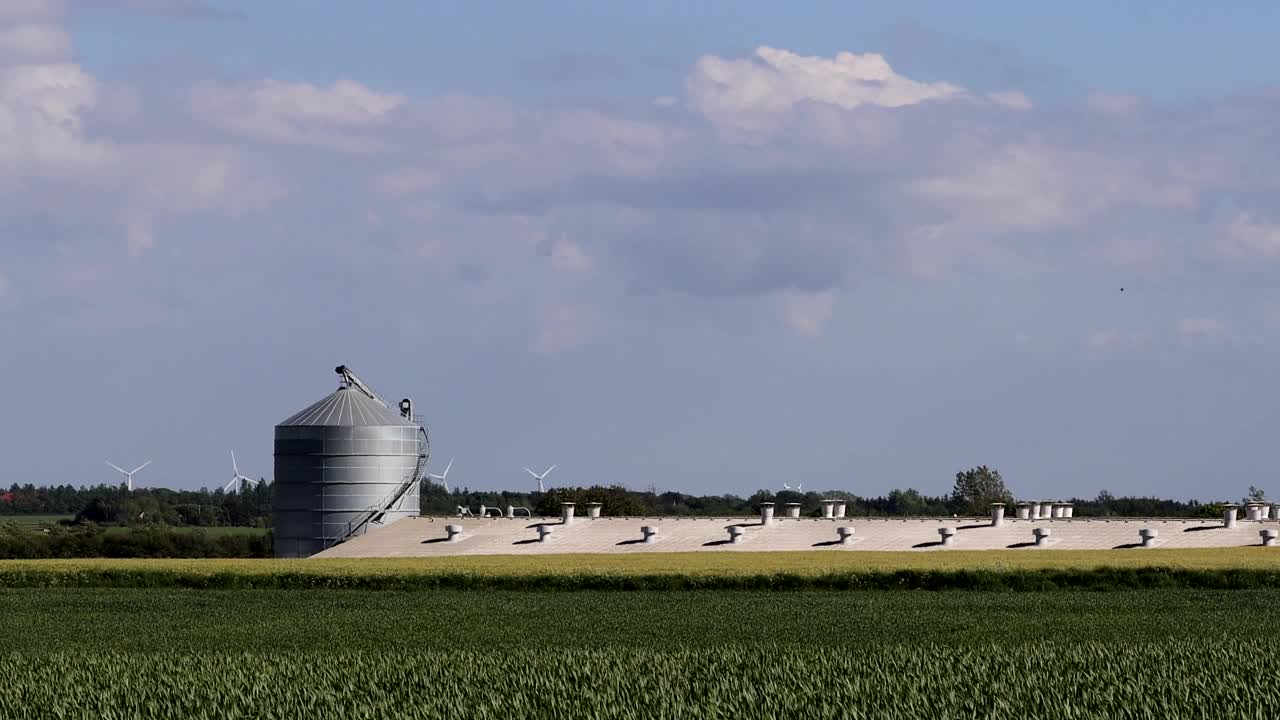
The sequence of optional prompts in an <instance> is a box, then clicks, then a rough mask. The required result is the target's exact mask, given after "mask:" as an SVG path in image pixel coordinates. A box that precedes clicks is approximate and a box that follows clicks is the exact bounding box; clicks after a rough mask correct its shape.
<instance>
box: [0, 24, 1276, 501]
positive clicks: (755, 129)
mask: <svg viewBox="0 0 1280 720" xmlns="http://www.w3.org/2000/svg"><path fill="white" fill-rule="evenodd" d="M7 7H8V8H9V9H5V10H0V337H2V338H3V342H4V348H5V352H4V353H3V357H4V361H3V365H2V366H0V368H2V369H4V370H5V374H6V376H7V377H8V378H9V379H10V384H11V386H10V388H9V391H8V393H7V402H6V406H5V411H4V412H3V413H0V436H3V437H5V438H6V442H5V444H4V449H5V451H6V457H7V460H8V462H7V465H6V469H7V473H8V474H9V475H10V476H11V478H0V483H3V484H7V483H8V482H9V481H19V482H26V481H31V482H38V483H53V482H57V483H62V482H70V483H97V482H102V481H111V480H113V479H114V478H113V477H112V475H111V471H110V470H109V469H108V468H106V466H105V465H104V464H103V460H105V459H110V460H112V461H113V462H115V463H117V464H121V465H131V466H132V465H136V464H140V463H141V462H142V461H144V460H146V459H154V460H155V462H154V463H153V465H152V466H151V467H149V468H148V469H147V470H146V471H144V472H143V473H141V474H139V476H138V480H139V482H142V483H144V484H145V483H150V484H164V485H169V486H179V487H200V486H214V485H217V484H221V483H222V482H224V481H225V480H226V479H227V478H229V477H230V467H229V463H228V461H227V460H226V459H224V458H227V454H228V451H229V450H231V449H235V450H236V452H237V454H238V455H239V457H240V458H241V465H242V468H243V469H244V470H245V471H246V473H247V474H250V475H253V476H255V477H256V476H268V477H269V476H270V474H271V428H272V426H273V424H274V423H275V422H277V421H279V420H281V419H283V418H284V417H287V416H288V415H290V414H291V413H292V412H294V411H295V410H297V409H300V408H301V407H303V406H305V405H306V404H308V403H309V402H311V401H314V400H316V399H318V398H320V397H321V396H323V395H324V394H326V393H327V392H329V391H330V390H331V389H332V388H333V387H334V386H335V382H336V376H335V375H334V374H333V372H332V368H333V367H334V366H335V365H338V364H340V363H345V364H348V365H351V366H352V367H354V368H355V369H356V370H357V371H358V372H360V373H361V374H362V375H363V376H365V377H366V379H368V380H369V381H370V382H371V383H372V384H374V386H375V387H376V388H378V389H380V390H381V391H382V392H384V393H385V394H386V395H390V396H395V397H398V396H400V395H404V394H408V395H412V396H413V397H415V398H416V400H417V402H418V405H419V408H420V411H421V412H423V413H424V414H425V415H426V416H427V418H428V420H429V423H430V426H431V431H432V435H433V438H434V441H435V452H436V459H437V460H438V461H439V462H440V464H441V465H443V463H444V462H447V460H448V458H449V457H452V456H456V457H457V462H456V463H455V466H454V470H453V472H452V473H451V475H450V479H451V481H454V482H455V483H456V484H460V485H469V486H471V487H476V488H500V487H524V486H527V485H528V480H527V476H525V475H524V473H523V471H522V470H520V468H521V466H523V465H530V466H535V465H542V466H545V465H550V464H552V463H558V464H559V468H558V469H557V472H556V474H555V475H553V480H555V481H558V482H562V483H572V484H590V483H596V482H603V483H611V482H621V483H624V484H627V485H630V486H632V487H637V488H640V487H647V486H649V485H650V484H652V485H654V486H656V487H658V488H659V489H677V490H682V491H687V492H716V493H720V492H736V493H740V494H747V493H750V492H752V491H753V490H755V489H757V488H760V487H779V486H780V485H781V483H782V482H793V481H795V482H803V483H804V484H805V486H806V487H813V488H832V489H844V490H849V491H853V492H859V493H865V494H878V493H882V492H885V491H887V490H888V489H890V488H892V487H905V486H913V487H916V488H919V489H921V490H923V491H925V492H930V493H939V494H940V493H944V492H946V491H947V490H948V489H949V488H950V483H951V478H952V476H953V475H954V473H955V472H956V471H957V470H961V469H964V468H966V467H969V466H971V465H975V464H979V463H985V464H988V465H992V466H995V467H997V468H999V469H1000V470H1001V471H1002V472H1003V473H1004V474H1005V476H1006V479H1007V481H1008V482H1009V484H1010V485H1011V487H1012V488H1013V490H1014V491H1015V493H1017V494H1018V495H1020V496H1025V497H1032V496H1046V497H1047V496H1070V495H1078V496H1092V495H1094V494H1096V493H1097V492H1098V491H1099V490H1101V489H1103V488H1106V489H1109V490H1111V491H1112V492H1114V493H1134V494H1154V495H1164V496H1176V497H1199V498H1203V499H1215V498H1224V497H1232V498H1238V497H1240V496H1241V495H1242V494H1243V493H1244V492H1245V490H1246V489H1247V488H1248V486H1249V485H1250V484H1256V485H1260V486H1262V487H1264V488H1269V489H1272V490H1273V492H1275V493H1280V487H1275V488H1271V485H1272V484H1274V483H1270V479H1271V477H1272V476H1273V474H1274V470H1273V468H1274V466H1275V462H1274V459H1275V451H1274V450H1273V449H1272V446H1273V445H1274V442H1272V438H1274V437H1275V436H1276V434H1277V433H1278V432H1280V406H1278V405H1277V403H1276V402H1275V401H1274V399H1273V398H1272V396H1271V394H1270V393H1269V392H1268V391H1267V388H1268V387H1269V386H1270V385H1271V383H1272V382H1273V380H1272V378H1273V375H1274V368H1275V367H1276V361H1277V359H1278V358H1277V350H1280V296H1277V293H1276V291H1275V290H1274V288H1275V287H1276V285H1277V283H1276V280H1277V279H1278V277H1277V263H1278V262H1280V208H1278V207H1277V202H1276V198H1277V197H1280V193H1277V191H1278V190H1280V180H1278V178H1277V175H1276V173H1275V170H1274V163H1273V162H1272V161H1271V160H1270V159H1271V158H1274V157H1276V156H1277V151H1280V134H1278V133H1277V131H1276V130H1275V127H1274V126H1275V123H1274V118H1275V117H1276V116H1277V110H1280V93H1278V92H1277V91H1278V90H1280V83H1278V82H1277V77H1276V74H1275V71H1274V68H1276V67H1280V50H1278V49H1276V47H1275V46H1274V43H1271V42H1270V37H1269V36H1268V35H1267V33H1268V32H1269V29H1270V28H1274V27H1276V26H1277V22H1278V21H1280V8H1277V6H1276V5H1275V4H1274V3H1262V2H1256V3H1247V2H1243V3H1233V4H1232V5H1231V7H1230V8H1229V9H1224V8H1212V7H1209V6H1199V5H1194V4H1190V3H1180V4H1170V3H1137V2H1135V3H1102V2H1081V3H1073V4H1071V5H1070V6H1067V5H1060V6H1055V7H1050V6H1048V5H1046V4H1043V3H1035V4H1031V3H1013V2H1007V3H1006V2H988V3H981V4H978V5H968V6H963V7H962V6H960V5H957V4H955V3H942V2H936V3H925V2H920V3H879V4H873V3H836V2H810V3H791V4H767V3H758V2H752V3H741V2H702V3H696V4H687V3H679V4H678V3H674V2H651V3H644V4H631V5H630V6H628V7H615V6H613V5H609V4H604V3H595V2H547V3H538V4H528V3H500V2H476V3H447V4H446V3H420V2H391V1H388V2H382V3H378V4H376V9H374V10H371V9H368V8H367V7H365V8H363V9H362V8H361V7H358V6H357V4H354V3H318V2H301V1H300V0H296V1H295V0H289V1H280V2H272V3H249V2H239V3H237V2H210V3H204V2H200V1H199V0H76V1H75V2H71V3H70V4H66V3H63V2H52V1H50V0H21V2H16V3H15V4H12V5H8V6H7ZM1121 287H1124V288H1125V290H1124V291H1123V292H1121V291H1120V288H1121ZM224 476H226V477H224Z"/></svg>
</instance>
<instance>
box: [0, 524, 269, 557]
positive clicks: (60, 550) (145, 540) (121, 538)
mask: <svg viewBox="0 0 1280 720" xmlns="http://www.w3.org/2000/svg"><path fill="white" fill-rule="evenodd" d="M271 556H272V547H271V533H269V532H267V533H261V534H218V535H213V534H206V532H205V531H204V530H200V529H196V530H188V531H178V530H174V529H172V528H168V527H164V526H156V525H147V526H140V527H134V528H128V529H124V528H105V527H102V526H100V525H97V524H95V523H85V524H81V525H76V526H65V525H57V524H52V525H46V526H44V527H42V528H37V529H30V528H25V527H19V526H18V525H16V524H14V523H11V522H4V521H3V519H0V559H5V560H12V559H20V560H25V559H38V558H88V557H108V558H266V557H271Z"/></svg>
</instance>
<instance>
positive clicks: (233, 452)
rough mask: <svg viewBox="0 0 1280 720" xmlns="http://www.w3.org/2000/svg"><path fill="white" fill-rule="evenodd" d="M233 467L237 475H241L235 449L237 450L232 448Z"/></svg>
mask: <svg viewBox="0 0 1280 720" xmlns="http://www.w3.org/2000/svg"><path fill="white" fill-rule="evenodd" d="M231 469H232V470H233V471H234V472H235V474H237V475H239V474H240V466H239V465H237V464H236V451H235V450H232V451H231Z"/></svg>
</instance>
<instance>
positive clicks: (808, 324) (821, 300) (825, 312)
mask: <svg viewBox="0 0 1280 720" xmlns="http://www.w3.org/2000/svg"><path fill="white" fill-rule="evenodd" d="M835 301H836V293H835V291H834V290H824V291H822V292H817V293H801V292H794V291H788V292H784V293H782V311H783V319H784V320H785V321H786V323H787V326H788V327H790V328H791V329H792V330H793V331H795V332H796V333H797V334H799V335H803V336H805V337H818V336H820V335H822V334H823V332H825V331H826V329H827V323H829V322H830V321H831V314H832V311H833V310H834V308H835Z"/></svg>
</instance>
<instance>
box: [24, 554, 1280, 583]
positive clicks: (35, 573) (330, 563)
mask: <svg viewBox="0 0 1280 720" xmlns="http://www.w3.org/2000/svg"><path fill="white" fill-rule="evenodd" d="M3 587H12V588H19V587H136V588H146V587H157V588H159V587H177V588H184V587H185V588H197V589H237V588H243V589H251V588H258V589H265V588H279V589H326V588H329V589H339V588H351V589H370V590H432V589H458V590H533V591H537V590H803V589H828V590H1055V589H1089V590H1118V589H1143V588H1200V589H1280V552H1277V551H1273V550H1271V549H1270V548H1223V549H1185V550H1183V549H1179V550H1162V549H1151V550H1142V551H1136V550H1135V551H1130V552H1124V551H1053V550H1045V551H1039V552H1025V551H1024V552H1001V551H992V552H973V551H970V552H963V551H961V552H945V553H943V552H935V553H906V552H901V553H892V552H886V553H874V552H860V553H847V554H836V553H817V552H812V553H810V552H779V553H764V552H752V553H732V554H730V553H714V554H713V553H707V554H696V553H671V554H660V553H645V554H633V555H616V554H602V555H546V556H537V557H527V556H524V557H516V556H505V557H504V556H492V555H486V556H472V557H447V558H379V559H342V560H338V559H334V560H229V559H216V560H213V559H210V560H152V559H136V560H124V559H85V560H9V561H0V588H3Z"/></svg>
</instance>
